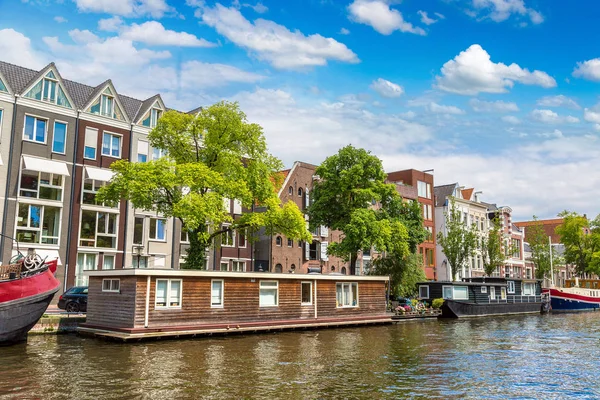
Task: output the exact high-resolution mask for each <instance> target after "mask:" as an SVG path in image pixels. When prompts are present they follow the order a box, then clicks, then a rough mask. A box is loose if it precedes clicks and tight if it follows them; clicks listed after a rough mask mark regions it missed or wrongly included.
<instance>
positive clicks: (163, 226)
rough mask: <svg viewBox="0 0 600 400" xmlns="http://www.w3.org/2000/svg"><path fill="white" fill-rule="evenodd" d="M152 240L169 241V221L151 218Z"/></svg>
mask: <svg viewBox="0 0 600 400" xmlns="http://www.w3.org/2000/svg"><path fill="white" fill-rule="evenodd" d="M150 240H160V241H163V242H164V241H166V240H167V220H166V219H162V218H150Z"/></svg>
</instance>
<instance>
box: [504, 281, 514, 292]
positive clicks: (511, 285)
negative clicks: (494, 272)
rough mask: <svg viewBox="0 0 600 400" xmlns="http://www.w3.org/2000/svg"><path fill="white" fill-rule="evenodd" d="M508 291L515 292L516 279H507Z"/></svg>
mask: <svg viewBox="0 0 600 400" xmlns="http://www.w3.org/2000/svg"><path fill="white" fill-rule="evenodd" d="M506 293H508V294H515V281H506Z"/></svg>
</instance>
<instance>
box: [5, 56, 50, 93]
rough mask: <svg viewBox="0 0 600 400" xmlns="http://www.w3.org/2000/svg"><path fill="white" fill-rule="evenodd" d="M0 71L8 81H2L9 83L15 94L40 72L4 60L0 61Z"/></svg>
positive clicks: (23, 88)
mask: <svg viewBox="0 0 600 400" xmlns="http://www.w3.org/2000/svg"><path fill="white" fill-rule="evenodd" d="M0 71H2V75H4V77H5V78H6V80H7V81H8V82H4V83H6V84H7V85H9V86H10V88H11V89H12V90H13V91H14V93H15V94H21V92H22V91H23V90H25V88H26V87H27V85H28V83H29V82H31V81H32V80H34V79H35V78H36V77H37V76H38V75H40V74H41V72H40V71H35V70H33V69H29V68H24V67H20V66H18V65H14V64H10V63H7V62H4V61H0Z"/></svg>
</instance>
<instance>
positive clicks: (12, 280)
mask: <svg viewBox="0 0 600 400" xmlns="http://www.w3.org/2000/svg"><path fill="white" fill-rule="evenodd" d="M57 265H58V260H52V261H48V262H47V261H46V260H43V259H41V258H40V257H39V256H35V255H30V256H27V257H24V258H22V259H20V260H19V261H18V262H17V263H15V264H9V265H0V345H5V344H12V343H16V342H20V341H23V340H25V339H26V338H27V333H28V332H29V330H30V329H31V328H32V327H33V326H34V325H35V324H36V323H37V321H38V320H39V319H40V317H41V316H42V315H43V314H44V312H45V311H46V309H47V308H48V305H49V304H50V302H51V301H52V298H53V297H54V294H55V293H56V292H57V291H58V289H59V287H60V282H59V281H58V280H57V279H56V278H55V277H54V273H55V272H56V268H57Z"/></svg>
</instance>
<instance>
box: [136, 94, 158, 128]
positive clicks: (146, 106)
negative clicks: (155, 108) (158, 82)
mask: <svg viewBox="0 0 600 400" xmlns="http://www.w3.org/2000/svg"><path fill="white" fill-rule="evenodd" d="M158 99H160V94H155V95H154V96H152V97H150V98H149V99H146V100H144V101H142V103H141V104H140V109H139V110H138V112H137V114H136V116H135V120H134V122H136V123H139V122H140V119H141V118H143V117H144V114H146V113H147V112H148V110H149V109H150V107H152V105H153V104H154V103H155V102H156V100H158Z"/></svg>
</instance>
